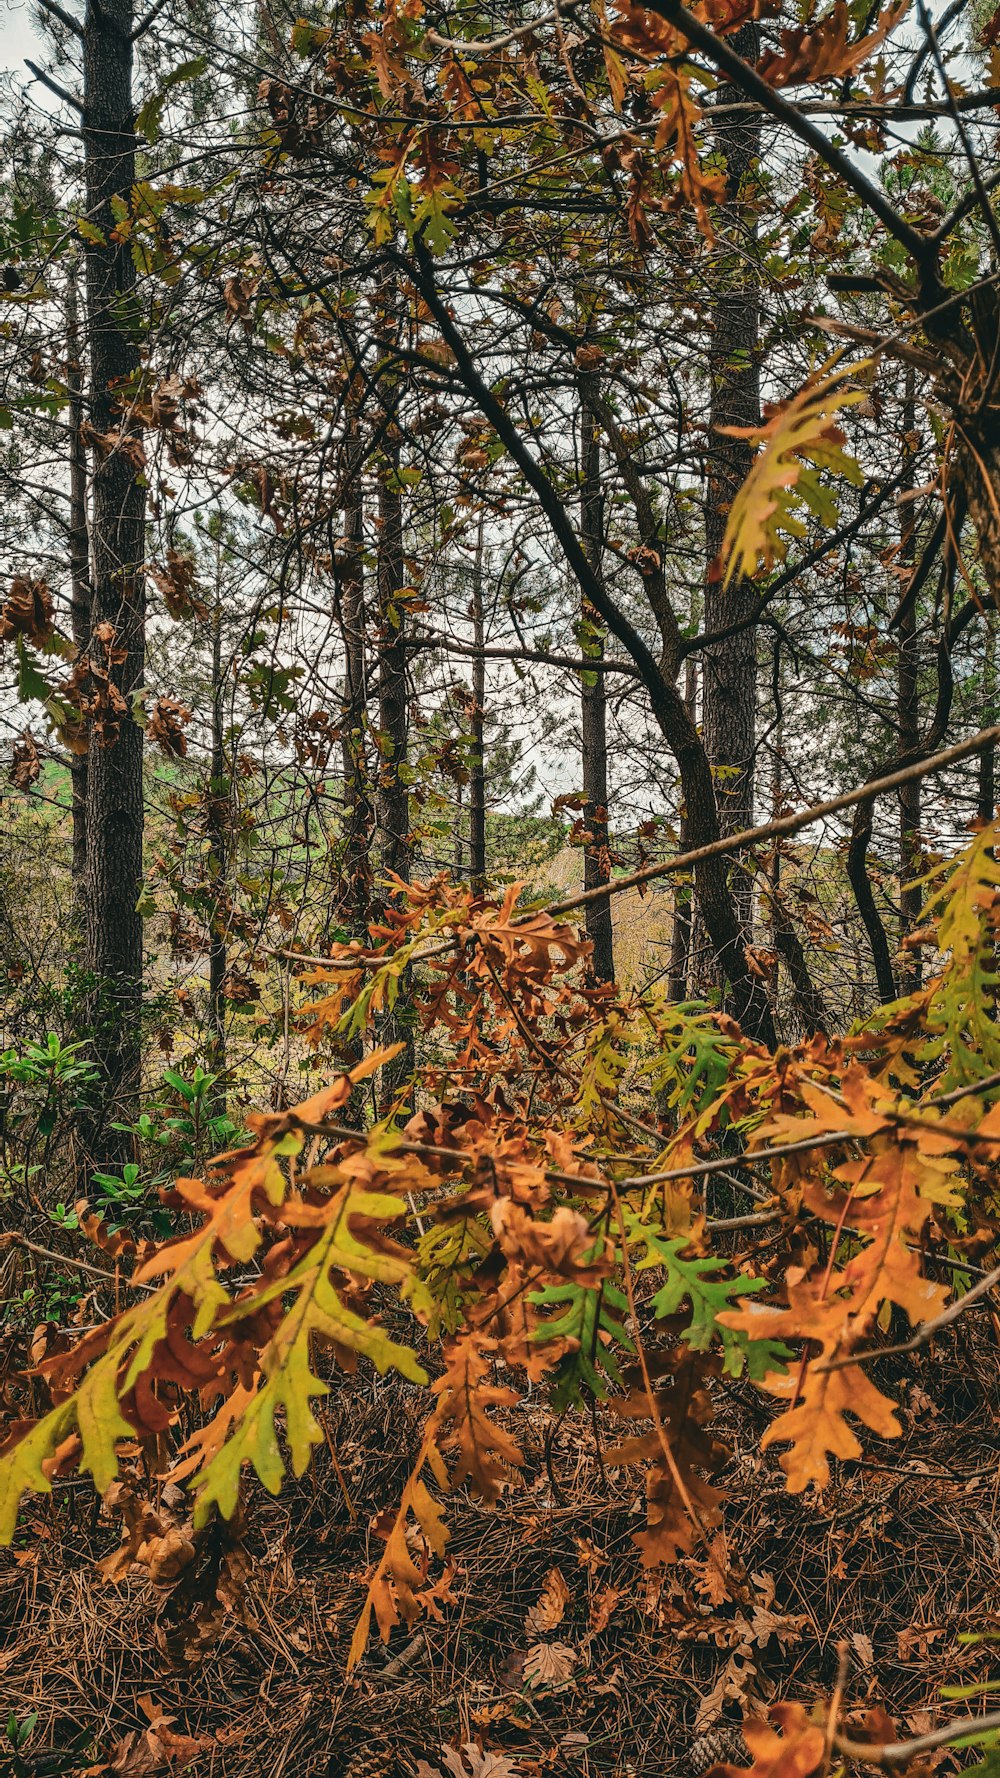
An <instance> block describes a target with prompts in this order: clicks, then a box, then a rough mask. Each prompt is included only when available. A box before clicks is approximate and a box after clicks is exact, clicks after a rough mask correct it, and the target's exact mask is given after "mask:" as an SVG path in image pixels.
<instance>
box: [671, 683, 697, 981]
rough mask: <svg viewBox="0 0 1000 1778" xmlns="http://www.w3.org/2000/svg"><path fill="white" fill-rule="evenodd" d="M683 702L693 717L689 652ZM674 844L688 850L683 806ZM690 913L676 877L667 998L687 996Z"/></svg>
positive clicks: (685, 887) (687, 889) (686, 886)
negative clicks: (678, 830)
mask: <svg viewBox="0 0 1000 1778" xmlns="http://www.w3.org/2000/svg"><path fill="white" fill-rule="evenodd" d="M684 703H685V706H686V708H687V712H688V715H689V716H690V718H691V721H692V722H694V721H696V719H697V710H698V663H697V661H696V660H695V658H694V656H693V655H690V654H689V655H688V658H687V660H686V661H685V663H684ZM678 844H679V847H680V850H681V851H682V852H687V851H689V850H690V847H691V829H690V822H689V821H688V818H687V810H686V809H684V808H682V810H681V820H680V833H679V835H678ZM692 913H693V901H692V894H691V884H690V882H686V881H684V880H683V879H681V878H678V880H677V882H676V883H675V885H674V924H673V930H672V932H671V935H670V964H669V971H668V976H667V993H668V994H669V996H670V999H671V1000H676V1001H683V1000H686V999H687V992H688V966H689V964H690V961H691V932H692V918H691V916H692Z"/></svg>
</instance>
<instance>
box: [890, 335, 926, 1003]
mask: <svg viewBox="0 0 1000 1778" xmlns="http://www.w3.org/2000/svg"><path fill="white" fill-rule="evenodd" d="M902 426H903V434H904V438H905V440H906V459H907V467H908V474H907V477H906V483H905V485H906V487H907V488H909V489H912V488H913V486H914V484H915V481H916V475H915V469H916V451H915V448H914V445H915V442H916V440H915V428H916V399H915V379H914V374H913V370H912V368H908V369H907V372H906V393H905V397H904V401H903V417H902ZM902 512H903V528H902V536H901V538H900V546H899V559H900V562H901V563H902V565H903V566H904V567H906V568H909V569H910V570H911V573H912V569H913V567H914V564H915V560H916V527H915V524H914V503H913V501H912V500H909V501H907V502H906V503H905V504H904V506H903V508H902ZM918 667H919V645H918V640H917V602H916V600H915V599H914V600H909V601H907V603H906V609H905V610H904V611H903V612H902V614H901V617H900V623H899V654H898V659H897V678H896V694H897V723H898V726H899V749H900V753H901V754H902V755H903V756H904V758H905V757H907V756H909V755H911V754H915V753H916V751H917V750H918V748H919V746H920V686H919V675H918ZM920 814H921V780H920V779H919V778H914V780H913V782H912V783H910V784H904V785H903V787H902V789H901V790H900V793H899V913H900V938H901V939H902V938H905V937H906V935H907V933H908V932H914V931H916V929H917V927H918V926H919V924H920V910H921V891H920V887H919V884H918V883H917V882H916V880H915V879H916V878H917V877H918V876H919V875H920ZM903 956H904V957H905V958H906V961H905V963H904V964H903V967H902V970H901V975H902V981H901V984H900V985H901V987H902V990H903V992H904V993H912V992H913V991H914V990H915V989H916V988H919V986H920V977H921V964H920V953H919V951H915V952H905V951H904V952H903Z"/></svg>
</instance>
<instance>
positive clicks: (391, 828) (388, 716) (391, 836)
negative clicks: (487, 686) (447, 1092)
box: [378, 420, 414, 1110]
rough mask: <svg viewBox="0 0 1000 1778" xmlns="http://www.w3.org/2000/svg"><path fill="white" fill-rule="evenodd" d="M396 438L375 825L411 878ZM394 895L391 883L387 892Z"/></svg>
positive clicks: (397, 871)
mask: <svg viewBox="0 0 1000 1778" xmlns="http://www.w3.org/2000/svg"><path fill="white" fill-rule="evenodd" d="M399 467H400V460H399V434H398V432H397V430H396V428H395V426H394V425H393V423H392V421H391V420H390V421H389V429H388V434H387V437H386V440H385V443H384V445H383V461H382V463H381V466H380V470H379V483H378V511H379V539H378V625H379V630H378V634H379V640H378V665H379V673H378V708H379V737H378V743H379V773H378V825H379V832H380V837H381V844H382V869H383V871H384V872H385V873H386V875H388V874H389V873H390V872H391V873H392V875H393V876H397V877H401V878H402V880H403V881H404V882H407V881H408V880H409V875H410V795H409V790H408V787H407V784H406V781H405V769H406V740H407V698H406V622H405V610H404V607H403V605H402V604H401V603H400V599H399V594H400V591H401V589H402V587H403V584H404V581H403V502H402V494H401V491H400V482H399ZM387 893H389V894H391V886H390V887H389V888H388V889H387ZM408 1011H409V1008H408V1004H407V994H406V985H405V982H404V983H403V984H402V985H401V989H400V995H399V999H398V1000H397V1002H396V1006H395V1008H394V1010H393V1011H392V1012H391V1013H389V1014H387V1015H386V1017H385V1018H384V1019H383V1020H382V1022H381V1024H380V1027H379V1033H378V1036H379V1042H380V1043H382V1044H391V1043H399V1042H400V1041H402V1042H404V1043H405V1048H404V1049H403V1050H401V1051H400V1053H399V1055H398V1056H396V1057H395V1058H394V1059H393V1061H392V1062H390V1063H388V1064H387V1065H386V1067H385V1068H384V1069H383V1070H382V1082H381V1098H382V1106H383V1110H387V1109H388V1108H389V1106H390V1105H391V1104H392V1102H393V1100H394V1099H395V1098H396V1096H397V1094H398V1092H399V1090H400V1088H401V1087H402V1084H403V1082H404V1081H405V1080H406V1079H407V1077H408V1075H410V1074H412V1072H413V1067H414V1050H413V1035H412V1031H411V1029H410V1026H409V1023H408V1017H407V1015H408Z"/></svg>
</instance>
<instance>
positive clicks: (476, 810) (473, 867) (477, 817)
mask: <svg viewBox="0 0 1000 1778" xmlns="http://www.w3.org/2000/svg"><path fill="white" fill-rule="evenodd" d="M472 635H473V641H474V643H475V648H476V652H475V655H474V656H473V661H472V710H471V712H470V720H469V731H470V732H469V739H470V740H471V742H472V746H471V749H470V758H469V879H470V882H471V884H472V888H473V890H474V891H475V893H476V894H480V893H481V892H482V890H483V889H484V888H485V887H486V736H485V723H486V657H485V655H484V654H483V649H484V648H485V646H486V624H485V619H484V616H483V515H482V513H480V515H479V530H478V532H477V534H476V559H475V563H474V565H473V570H472Z"/></svg>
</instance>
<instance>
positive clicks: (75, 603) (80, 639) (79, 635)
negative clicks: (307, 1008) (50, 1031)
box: [66, 260, 90, 925]
mask: <svg viewBox="0 0 1000 1778" xmlns="http://www.w3.org/2000/svg"><path fill="white" fill-rule="evenodd" d="M66 387H67V388H68V390H69V397H70V400H69V534H68V546H69V580H70V595H69V599H70V607H69V608H70V627H71V631H72V636H73V644H74V647H75V648H76V651H77V655H78V656H80V655H83V654H85V653H86V652H87V647H88V644H89V642H90V531H89V525H88V519H87V447H86V445H85V443H84V438H83V390H84V370H83V340H82V336H81V333H80V293H79V274H78V271H77V265H76V261H75V260H71V261H70V264H69V270H68V273H67V279H66ZM70 776H71V784H72V799H73V809H72V814H73V861H72V879H73V903H74V907H75V908H76V911H77V914H78V917H79V919H80V923H81V925H82V924H83V922H84V920H85V919H86V902H87V754H86V753H74V754H71V756H70Z"/></svg>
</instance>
